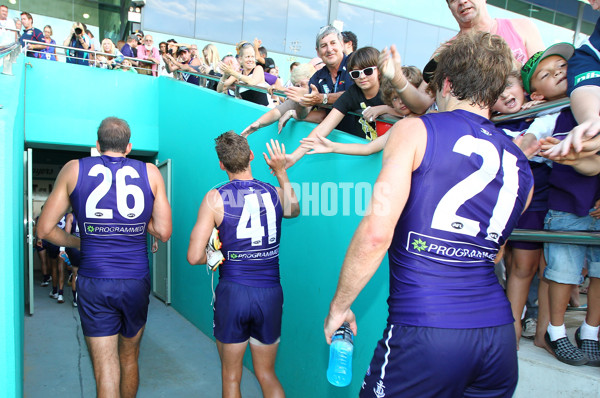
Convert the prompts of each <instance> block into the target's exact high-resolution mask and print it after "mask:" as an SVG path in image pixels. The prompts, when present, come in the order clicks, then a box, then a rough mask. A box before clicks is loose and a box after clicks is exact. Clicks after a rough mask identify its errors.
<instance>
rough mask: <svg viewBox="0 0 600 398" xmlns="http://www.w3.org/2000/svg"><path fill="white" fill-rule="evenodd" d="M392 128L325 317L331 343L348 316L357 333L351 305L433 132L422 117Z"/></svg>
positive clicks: (387, 237)
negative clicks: (367, 201)
mask: <svg viewBox="0 0 600 398" xmlns="http://www.w3.org/2000/svg"><path fill="white" fill-rule="evenodd" d="M388 134H391V135H390V138H389V145H386V147H385V150H384V152H383V161H382V168H381V172H380V173H379V177H377V181H376V182H375V187H374V189H373V197H372V199H371V203H370V204H369V208H368V210H367V215H366V216H365V217H364V218H363V219H362V221H361V222H360V224H359V226H358V228H357V230H356V232H355V233H354V236H353V237H352V241H351V242H350V246H349V247H348V252H347V253H346V258H345V259H344V264H343V265H342V270H341V272H340V278H339V281H338V287H337V290H336V292H335V295H334V297H333V300H332V301H331V304H330V307H329V315H328V316H327V318H326V319H325V327H324V332H325V338H326V340H327V343H331V336H332V335H333V333H334V332H335V331H336V330H337V329H338V328H339V327H340V326H341V325H342V323H343V322H345V321H346V322H349V323H350V327H351V328H352V331H353V332H354V333H355V334H356V332H357V328H356V320H355V317H354V314H353V313H352V310H351V309H350V306H351V305H352V303H353V302H354V300H355V299H356V297H357V296H358V294H359V293H360V291H361V290H362V289H363V288H364V286H365V285H366V284H367V282H368V281H369V280H370V279H371V277H372V276H373V274H374V273H375V271H377V268H379V265H380V264H381V261H382V260H383V258H384V257H385V253H386V251H387V249H388V248H389V245H390V243H391V241H392V237H393V235H394V229H395V227H396V224H397V222H398V219H399V217H400V214H402V211H403V209H404V205H405V204H406V201H407V199H408V195H409V193H410V186H411V177H412V172H413V171H414V170H415V169H416V168H417V167H419V165H420V163H421V160H422V159H423V153H424V151H425V147H426V143H427V133H426V130H425V125H424V124H423V122H422V121H421V120H420V119H405V120H402V121H400V122H398V123H396V124H395V125H394V127H393V128H392V129H391V130H390V132H388Z"/></svg>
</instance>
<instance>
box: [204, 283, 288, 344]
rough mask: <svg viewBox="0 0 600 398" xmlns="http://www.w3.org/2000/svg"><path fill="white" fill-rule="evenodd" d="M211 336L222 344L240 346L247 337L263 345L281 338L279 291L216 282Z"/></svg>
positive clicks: (281, 312)
mask: <svg viewBox="0 0 600 398" xmlns="http://www.w3.org/2000/svg"><path fill="white" fill-rule="evenodd" d="M215 295H216V299H215V306H214V313H215V318H214V323H213V334H214V336H215V338H216V339H217V340H219V341H220V342H222V343H225V344H234V343H243V342H244V341H247V340H248V339H250V338H251V337H252V338H253V339H255V340H258V341H259V342H261V343H263V344H273V343H276V342H277V341H278V339H279V337H280V336H281V317H282V314H283V290H282V289H281V286H276V287H253V286H246V285H241V284H239V283H235V282H231V281H227V280H220V281H219V284H218V285H217V288H216V289H215Z"/></svg>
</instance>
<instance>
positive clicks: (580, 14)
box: [573, 3, 585, 46]
mask: <svg viewBox="0 0 600 398" xmlns="http://www.w3.org/2000/svg"><path fill="white" fill-rule="evenodd" d="M584 8H585V4H584V3H579V10H578V12H577V25H575V32H574V33H573V45H574V46H575V45H576V44H577V38H578V37H579V33H581V21H582V20H583V9H584Z"/></svg>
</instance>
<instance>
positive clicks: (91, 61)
mask: <svg viewBox="0 0 600 398" xmlns="http://www.w3.org/2000/svg"><path fill="white" fill-rule="evenodd" d="M24 42H25V44H26V45H27V44H29V43H31V44H35V45H43V46H45V47H52V48H55V49H59V50H64V53H62V54H56V55H61V56H64V57H66V58H72V59H78V60H82V61H88V62H89V65H90V66H98V65H99V64H100V63H101V62H100V61H98V59H97V56H98V55H100V56H103V57H111V58H117V57H119V58H121V56H117V55H115V54H108V53H105V52H102V51H96V50H86V49H83V48H77V47H69V46H63V45H60V44H49V43H43V42H39V41H34V40H25V41H24ZM69 50H72V51H77V52H82V53H87V54H91V55H93V58H91V57H90V58H85V57H76V56H74V55H69V54H68V53H67V51H69ZM25 51H27V52H32V53H36V54H46V53H45V52H44V51H41V50H33V49H32V50H29V49H26V50H25ZM122 58H123V59H124V60H125V59H128V60H130V61H134V62H137V63H139V64H146V65H148V66H150V67H152V65H155V64H154V62H152V61H148V60H145V59H139V58H132V57H126V56H122ZM132 68H134V69H146V68H140V67H136V66H132Z"/></svg>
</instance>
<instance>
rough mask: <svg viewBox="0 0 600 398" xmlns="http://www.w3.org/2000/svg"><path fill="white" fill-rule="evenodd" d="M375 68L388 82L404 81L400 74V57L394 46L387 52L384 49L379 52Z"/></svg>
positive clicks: (386, 49) (402, 75)
mask: <svg viewBox="0 0 600 398" xmlns="http://www.w3.org/2000/svg"><path fill="white" fill-rule="evenodd" d="M377 68H378V69H379V70H380V71H381V74H382V76H383V77H385V78H387V79H389V80H394V79H405V77H404V74H403V73H402V57H400V53H398V51H397V50H396V45H394V44H392V45H391V46H390V48H389V50H388V48H387V47H386V48H384V49H383V51H381V53H380V54H379V62H378V63H377ZM399 88H401V87H399Z"/></svg>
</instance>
